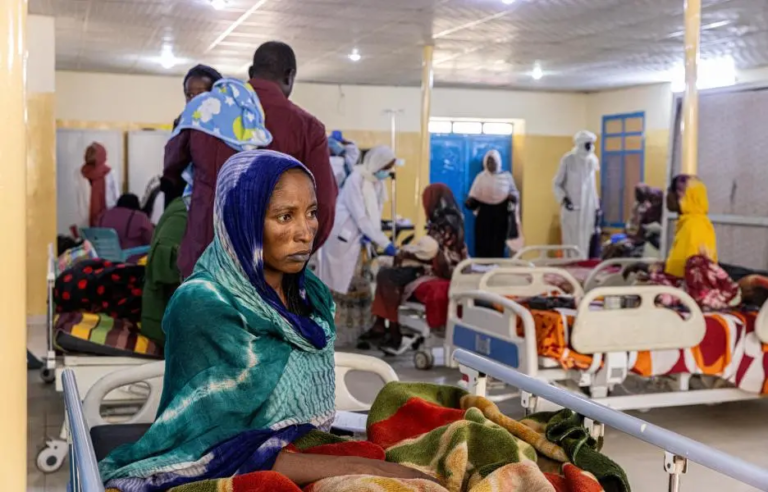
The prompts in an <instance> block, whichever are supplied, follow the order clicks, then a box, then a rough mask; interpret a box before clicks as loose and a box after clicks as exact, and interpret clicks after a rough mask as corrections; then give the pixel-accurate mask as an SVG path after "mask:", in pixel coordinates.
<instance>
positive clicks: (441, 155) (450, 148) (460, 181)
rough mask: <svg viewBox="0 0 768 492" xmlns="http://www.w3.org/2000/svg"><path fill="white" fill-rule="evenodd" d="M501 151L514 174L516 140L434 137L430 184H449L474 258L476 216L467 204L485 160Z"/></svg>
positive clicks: (477, 136) (508, 137) (434, 135)
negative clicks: (462, 214) (513, 151)
mask: <svg viewBox="0 0 768 492" xmlns="http://www.w3.org/2000/svg"><path fill="white" fill-rule="evenodd" d="M493 149H495V150H498V151H499V153H500V154H501V165H502V167H503V169H504V170H505V171H511V170H512V137H511V136H509V135H504V136H498V135H460V134H454V133H433V134H432V138H431V156H432V157H431V161H430V166H429V180H430V182H431V183H445V184H446V185H448V187H449V188H450V189H451V191H453V194H454V196H455V197H456V200H457V201H458V202H459V204H461V206H462V210H463V211H464V228H465V236H466V241H467V247H468V248H469V254H470V256H474V254H475V216H474V214H472V212H470V211H469V210H467V208H466V207H465V206H464V202H465V201H466V200H467V197H468V196H469V189H470V188H471V187H472V182H473V181H474V180H475V176H477V174H478V173H479V172H480V171H482V170H483V157H484V156H485V153H486V152H488V151H489V150H493Z"/></svg>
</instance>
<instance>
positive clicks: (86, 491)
mask: <svg viewBox="0 0 768 492" xmlns="http://www.w3.org/2000/svg"><path fill="white" fill-rule="evenodd" d="M363 357H364V356H363ZM454 359H455V361H456V363H457V364H458V365H459V367H460V370H461V371H462V373H464V374H465V375H467V377H468V378H469V383H470V384H469V386H470V389H471V392H472V393H474V394H475V395H480V396H485V393H486V385H487V378H488V376H491V377H493V378H495V379H497V380H500V381H503V382H505V383H506V384H509V385H511V386H514V387H517V388H520V390H521V400H522V403H523V407H524V408H525V410H526V413H528V412H531V411H533V410H534V409H535V406H536V402H537V400H538V399H539V398H542V399H546V400H547V401H550V402H552V403H554V404H556V405H558V406H561V407H564V408H570V409H572V410H573V411H575V412H577V413H579V414H580V415H582V416H584V417H585V419H586V420H585V424H587V425H588V427H590V428H591V431H592V434H593V435H597V436H600V435H602V434H603V432H604V429H605V426H606V425H608V426H610V427H613V428H615V429H617V430H619V431H621V432H624V433H626V434H629V435H631V436H632V437H635V438H637V439H640V440H642V441H645V442H647V443H649V444H651V445H653V446H656V447H658V448H661V449H663V450H664V470H665V472H666V473H668V474H669V489H668V490H669V491H670V492H679V490H680V488H681V483H680V482H681V475H683V474H684V473H686V471H687V468H688V461H689V460H690V461H693V462H695V463H698V464H700V465H702V466H704V467H706V468H709V469H712V470H714V471H717V472H719V473H722V474H724V475H727V476H729V477H731V478H733V479H735V480H737V481H739V482H742V483H745V484H748V485H751V486H753V487H756V488H758V489H760V490H768V470H766V469H763V468H760V467H758V466H756V465H754V464H752V463H748V462H746V461H744V460H742V459H740V458H736V457H734V456H731V455H729V454H727V453H724V452H722V451H718V450H716V449H714V448H711V447H709V446H706V445H704V444H702V443H699V442H697V441H694V440H692V439H689V438H687V437H684V436H681V435H679V434H676V433H674V432H672V431H669V430H666V429H663V428H661V427H658V426H655V425H653V424H650V423H648V422H645V421H643V420H640V419H638V418H635V417H632V416H630V415H627V414H625V413H623V412H620V411H617V410H615V409H611V408H609V407H606V406H603V405H601V404H599V403H596V402H594V401H590V400H588V399H586V398H584V397H582V396H579V395H577V394H574V393H572V392H570V391H566V390H563V389H560V388H557V387H555V386H552V385H551V384H547V383H546V382H543V381H541V380H539V379H536V378H534V377H531V376H527V375H525V374H522V373H519V372H517V371H515V370H514V369H512V368H509V367H507V366H504V365H502V364H499V363H498V362H495V361H492V360H490V359H487V358H484V357H481V356H478V355H476V354H473V353H470V352H467V351H465V350H457V351H456V353H455V354H454ZM385 373H386V371H385ZM145 376H146V375H145ZM382 377H384V376H382ZM123 382H124V381H123ZM63 384H64V399H65V407H66V412H67V420H68V422H69V425H70V428H71V432H70V433H69V435H70V436H71V438H70V441H69V447H70V449H71V450H72V459H71V460H70V473H71V489H70V490H72V491H73V492H104V485H103V483H102V481H101V477H100V475H99V469H98V463H97V461H96V453H95V451H94V447H93V442H92V441H91V437H90V432H89V425H88V421H87V420H86V412H85V411H84V410H83V407H82V406H81V403H80V396H79V395H80V393H79V391H78V389H77V381H76V377H75V375H74V373H73V372H72V371H70V370H67V371H65V373H64V375H63Z"/></svg>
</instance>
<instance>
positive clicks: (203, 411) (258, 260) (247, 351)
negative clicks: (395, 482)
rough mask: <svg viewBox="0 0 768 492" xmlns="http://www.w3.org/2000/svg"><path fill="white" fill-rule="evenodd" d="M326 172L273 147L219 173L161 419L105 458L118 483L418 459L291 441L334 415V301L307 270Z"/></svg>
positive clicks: (175, 339) (340, 469)
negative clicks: (314, 449) (300, 448)
mask: <svg viewBox="0 0 768 492" xmlns="http://www.w3.org/2000/svg"><path fill="white" fill-rule="evenodd" d="M316 210H317V200H316V196H315V185H314V180H313V178H312V175H311V174H310V173H309V171H308V170H307V169H306V168H305V167H304V166H303V165H302V164H301V163H300V162H299V161H297V160H295V159H293V158H291V157H289V156H286V155H284V154H280V153H278V152H272V151H247V152H242V153H240V154H237V155H235V156H233V157H231V158H230V159H229V160H228V161H227V163H226V164H225V165H224V167H223V168H222V170H221V171H220V173H219V178H218V183H217V188H216V198H215V203H214V240H213V243H212V244H211V245H210V246H209V247H208V249H207V250H206V251H205V253H204V254H203V256H202V257H201V258H200V260H199V261H198V263H197V266H196V268H195V271H194V274H193V275H192V276H191V277H190V278H189V279H188V280H187V281H186V282H185V283H184V284H182V286H181V287H180V288H179V289H178V290H177V291H176V293H175V294H174V296H173V298H172V299H171V302H170V304H169V306H168V310H167V311H166V314H165V317H164V319H163V329H164V331H165V332H166V345H165V356H166V363H165V364H166V370H165V380H164V387H163V396H162V398H161V402H160V409H159V411H158V416H157V419H156V421H155V423H154V424H153V425H152V427H151V428H150V429H149V430H148V431H147V433H146V434H145V435H144V436H143V437H142V438H141V439H140V440H139V441H138V442H136V443H135V444H132V445H127V446H123V447H120V448H118V449H116V450H115V451H114V452H113V453H112V454H110V455H109V456H108V457H107V458H106V459H105V460H104V461H102V462H101V463H100V470H101V474H102V477H103V478H104V479H105V480H106V481H107V485H108V486H109V487H114V488H116V489H118V490H120V491H122V492H133V491H136V492H138V491H142V492H149V491H156V490H167V489H170V488H172V487H175V486H179V485H183V484H187V483H191V482H197V481H200V480H206V479H211V478H220V477H230V476H233V475H239V474H244V473H249V472H253V471H258V470H270V469H273V470H275V471H278V472H280V473H283V474H284V475H286V476H287V477H288V478H290V479H291V480H293V481H294V482H296V483H297V484H299V485H303V484H305V483H309V482H313V481H316V480H319V479H322V478H326V477H330V476H339V475H347V474H352V473H354V474H360V473H363V474H365V473H367V474H371V475H383V476H397V477H401V478H414V477H416V476H417V475H418V476H421V475H420V474H419V473H418V472H415V471H414V470H411V469H408V468H405V467H401V466H399V465H394V464H392V463H385V462H379V461H373V460H365V459H362V458H339V457H325V456H313V455H302V454H290V453H282V452H281V451H282V448H283V447H285V446H286V445H287V444H289V443H290V442H292V441H293V440H295V439H297V438H299V437H301V436H303V435H305V434H306V433H308V432H309V431H310V430H313V429H320V430H328V429H329V428H330V424H331V422H332V419H333V417H334V392H335V384H334V381H335V375H334V356H333V341H334V338H335V328H334V325H333V315H334V313H333V311H334V308H333V302H332V300H331V296H330V292H329V290H328V289H327V288H326V287H325V286H324V285H323V284H322V282H320V281H319V280H318V279H317V277H315V276H314V275H313V274H312V273H311V272H309V271H308V270H306V268H305V267H306V263H307V261H308V260H309V256H310V254H311V252H312V246H313V242H314V239H315V234H316V233H317V229H318V221H317V217H316Z"/></svg>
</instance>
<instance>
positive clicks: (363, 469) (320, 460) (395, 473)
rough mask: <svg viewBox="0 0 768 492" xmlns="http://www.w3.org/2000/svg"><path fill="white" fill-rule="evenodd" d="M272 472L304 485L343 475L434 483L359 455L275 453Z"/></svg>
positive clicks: (401, 468)
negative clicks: (275, 458) (420, 480)
mask: <svg viewBox="0 0 768 492" xmlns="http://www.w3.org/2000/svg"><path fill="white" fill-rule="evenodd" d="M272 471H276V472H278V473H281V474H283V475H285V476H286V477H288V478H289V479H290V480H291V481H292V482H293V483H295V484H297V485H299V486H302V487H303V486H305V485H308V484H310V483H314V482H317V481H319V480H322V479H324V478H332V477H343V476H347V475H372V476H375V477H386V478H399V479H422V480H430V481H432V482H436V480H435V479H434V478H432V477H430V476H429V475H425V474H424V473H421V472H420V471H417V470H414V469H412V468H408V467H406V466H402V465H398V464H397V463H389V462H386V461H379V460H371V459H368V458H359V457H357V456H324V455H319V454H301V453H288V452H285V451H283V452H281V453H280V454H279V455H278V456H277V461H275V466H273V467H272Z"/></svg>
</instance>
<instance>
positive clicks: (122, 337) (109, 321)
mask: <svg viewBox="0 0 768 492" xmlns="http://www.w3.org/2000/svg"><path fill="white" fill-rule="evenodd" d="M54 332H55V337H54V340H55V343H56V346H57V347H58V348H59V349H61V350H63V351H65V352H79V353H87V354H94V355H109V356H122V357H146V358H151V359H162V358H163V348H162V347H161V346H159V345H158V344H156V343H155V342H153V341H152V340H150V339H149V338H147V337H145V336H144V335H141V334H140V333H139V327H138V325H137V324H136V323H133V322H132V321H128V320H125V319H120V318H117V319H116V318H111V317H109V316H107V315H106V314H94V313H63V314H58V315H56V317H55V318H54Z"/></svg>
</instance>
